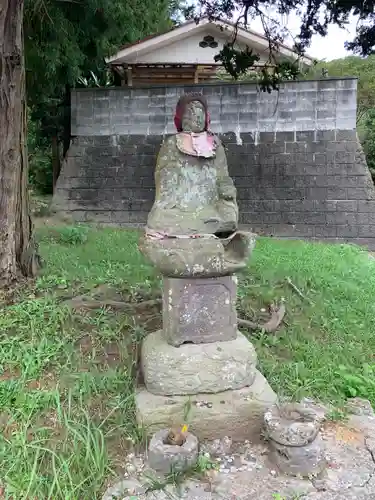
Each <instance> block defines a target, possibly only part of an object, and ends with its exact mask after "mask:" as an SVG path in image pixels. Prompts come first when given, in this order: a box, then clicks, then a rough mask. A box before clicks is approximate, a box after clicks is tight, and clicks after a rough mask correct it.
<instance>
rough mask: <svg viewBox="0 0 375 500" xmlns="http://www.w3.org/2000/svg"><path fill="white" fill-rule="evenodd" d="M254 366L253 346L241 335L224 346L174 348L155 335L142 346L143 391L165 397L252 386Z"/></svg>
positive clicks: (196, 345) (217, 343) (183, 346)
mask: <svg viewBox="0 0 375 500" xmlns="http://www.w3.org/2000/svg"><path fill="white" fill-rule="evenodd" d="M256 362H257V355H256V352H255V349H254V347H253V345H252V344H251V343H250V342H249V341H248V340H247V338H246V337H245V336H244V335H242V333H240V332H238V336H237V338H236V339H234V340H228V341H226V342H211V343H209V344H183V345H181V346H180V347H174V346H172V345H170V344H168V343H167V342H166V340H165V339H164V337H163V332H162V331H158V332H155V333H151V334H149V335H148V336H147V337H146V338H145V340H144V341H143V344H142V355H141V365H142V373H143V378H144V382H145V385H146V388H147V390H148V391H150V392H152V393H153V394H160V395H164V396H177V395H181V396H183V395H188V394H198V393H217V392H222V391H226V390H229V389H242V388H243V387H246V386H251V385H252V383H253V382H254V379H255V374H256Z"/></svg>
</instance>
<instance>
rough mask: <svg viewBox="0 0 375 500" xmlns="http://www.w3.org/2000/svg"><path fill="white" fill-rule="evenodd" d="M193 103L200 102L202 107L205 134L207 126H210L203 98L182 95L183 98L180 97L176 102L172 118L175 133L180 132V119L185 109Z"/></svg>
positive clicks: (197, 95) (200, 95)
mask: <svg viewBox="0 0 375 500" xmlns="http://www.w3.org/2000/svg"><path fill="white" fill-rule="evenodd" d="M193 101H198V102H200V103H201V104H202V105H203V107H204V110H205V112H206V120H205V124H204V131H205V132H206V131H207V129H208V126H209V124H210V114H209V112H208V110H207V101H206V99H205V98H204V97H203V95H202V94H184V95H183V96H181V97H180V99H179V100H178V102H177V106H176V114H175V117H174V124H175V127H176V129H177V132H182V117H183V115H184V111H185V108H186V106H187V105H188V104H189V103H190V102H193Z"/></svg>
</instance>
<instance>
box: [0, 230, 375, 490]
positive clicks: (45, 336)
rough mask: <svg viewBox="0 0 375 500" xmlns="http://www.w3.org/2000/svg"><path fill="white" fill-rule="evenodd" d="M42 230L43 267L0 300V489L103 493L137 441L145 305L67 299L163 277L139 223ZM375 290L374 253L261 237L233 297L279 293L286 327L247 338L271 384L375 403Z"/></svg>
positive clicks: (132, 290) (254, 299)
mask: <svg viewBox="0 0 375 500" xmlns="http://www.w3.org/2000/svg"><path fill="white" fill-rule="evenodd" d="M38 233H39V238H40V249H41V253H42V256H43V258H44V259H45V267H44V269H43V272H42V274H41V276H40V277H39V278H38V279H37V280H36V282H35V283H34V284H33V285H31V286H29V287H28V288H24V289H22V290H21V291H19V292H18V294H17V296H16V297H14V300H13V301H12V303H10V304H7V305H4V306H3V307H2V309H0V332H1V335H0V426H1V427H0V430H1V433H0V471H1V472H0V497H1V494H3V496H4V498H12V499H26V498H27V499H40V498H43V499H44V498H46V499H64V500H75V499H77V500H78V499H80V500H81V499H82V500H83V499H90V500H92V499H97V498H101V493H102V491H103V488H104V487H105V484H106V481H107V480H108V479H109V478H110V477H111V476H112V474H115V473H116V471H119V470H120V468H121V465H123V461H124V456H125V453H126V450H127V449H129V447H131V446H133V445H137V444H138V443H141V442H142V438H143V433H142V430H141V429H138V428H137V426H136V424H135V419H134V397H133V394H134V386H135V382H134V377H135V364H136V357H137V356H136V354H137V346H138V345H139V343H140V340H141V338H142V336H143V335H144V334H145V332H144V328H143V326H142V325H145V318H146V316H147V314H151V312H150V311H144V313H143V315H142V316H141V317H132V316H129V315H126V314H124V313H121V312H120V313H119V312H117V313H115V312H111V311H108V310H104V309H102V310H97V311H91V312H90V313H80V314H78V313H74V312H73V311H72V310H71V309H70V308H69V307H68V306H67V305H66V304H65V303H64V302H65V301H66V299H67V298H69V297H72V296H76V295H80V294H87V293H92V290H93V289H94V288H95V287H98V286H100V285H106V286H107V287H108V286H109V287H110V290H111V293H116V294H119V295H121V297H122V298H123V299H124V300H139V298H140V297H149V296H152V295H153V294H155V293H158V291H159V289H160V278H159V277H158V276H157V275H156V274H155V271H154V270H153V268H152V267H151V266H150V265H149V264H148V263H147V262H145V260H144V259H143V257H142V256H141V255H140V254H139V252H138V250H137V239H138V233H137V232H136V231H130V230H128V231H125V230H115V229H94V228H83V227H61V228H59V227H56V228H48V227H42V228H41V229H40V230H39V231H38ZM287 278H290V280H291V281H292V283H293V284H294V285H295V286H296V287H298V289H299V290H300V291H301V292H302V294H303V296H304V298H302V297H300V296H299V295H298V294H297V293H296V292H295V290H293V288H292V287H291V286H290V285H289V284H288V283H287ZM374 296H375V260H371V259H369V258H368V255H367V253H366V252H364V251H363V250H361V249H359V248H357V247H354V246H349V245H336V246H333V245H323V244H318V243H315V244H314V243H304V242H299V241H279V240H275V239H269V238H260V239H259V241H258V243H257V246H256V250H255V252H254V256H253V258H252V260H251V262H250V264H249V268H248V269H247V270H246V272H244V273H242V274H241V276H240V288H239V302H240V308H241V310H242V313H243V314H247V316H248V317H250V318H251V317H252V316H254V315H255V316H257V315H258V314H259V311H260V310H261V309H262V308H264V307H266V306H267V305H268V304H269V303H270V302H272V301H279V300H280V299H282V298H283V299H284V300H285V303H286V307H287V317H286V322H287V324H285V325H284V326H283V328H282V329H281V330H280V332H279V333H278V334H277V335H262V334H260V335H259V336H257V337H256V336H253V337H252V340H253V342H254V344H255V346H256V349H257V352H258V356H259V366H260V369H261V370H262V372H263V373H264V374H265V375H266V376H267V378H268V380H269V382H270V383H271V385H272V387H273V388H274V390H275V391H277V392H278V393H279V394H280V395H282V396H287V397H292V398H294V399H299V398H301V397H303V396H311V397H315V398H319V399H321V400H322V401H332V402H336V403H338V404H340V403H341V402H342V401H343V400H344V399H345V398H346V397H348V396H356V395H358V396H362V397H366V398H368V399H370V400H371V401H372V403H373V404H375V382H374V381H375V377H374V375H375V368H374V367H375V363H374V360H373V356H374V353H375V310H374V309H375V303H374V300H373V297H374ZM152 327H153V325H152V324H149V327H148V328H150V329H152Z"/></svg>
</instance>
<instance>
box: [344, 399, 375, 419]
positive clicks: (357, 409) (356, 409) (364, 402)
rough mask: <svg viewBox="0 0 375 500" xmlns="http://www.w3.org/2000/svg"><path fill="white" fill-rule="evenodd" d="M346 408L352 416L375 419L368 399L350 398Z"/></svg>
mask: <svg viewBox="0 0 375 500" xmlns="http://www.w3.org/2000/svg"><path fill="white" fill-rule="evenodd" d="M345 406H346V409H347V410H348V412H349V413H351V414H352V415H358V416H362V415H363V416H368V417H375V413H374V410H373V408H372V406H371V403H370V401H369V400H368V399H362V398H350V399H348V401H347V402H346V405H345Z"/></svg>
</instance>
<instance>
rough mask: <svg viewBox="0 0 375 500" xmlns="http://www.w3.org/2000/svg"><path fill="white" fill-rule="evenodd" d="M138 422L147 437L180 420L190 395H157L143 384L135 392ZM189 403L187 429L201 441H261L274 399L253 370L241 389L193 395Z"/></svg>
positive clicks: (265, 382)
mask: <svg viewBox="0 0 375 500" xmlns="http://www.w3.org/2000/svg"><path fill="white" fill-rule="evenodd" d="M135 401H136V412H137V422H138V424H139V425H141V426H142V427H143V428H144V430H145V432H146V433H147V435H148V436H151V435H152V434H153V433H154V432H157V431H159V430H161V429H164V428H165V427H173V426H175V425H178V424H181V423H182V422H183V417H184V413H185V406H186V403H187V402H188V401H189V396H160V395H156V394H152V393H151V392H149V391H148V390H147V389H146V388H145V387H140V388H139V389H138V390H137V393H136V398H135ZM190 401H191V403H192V410H191V416H190V420H189V430H190V431H191V432H192V433H193V434H194V435H195V436H197V438H198V439H199V440H200V441H205V440H207V441H213V440H214V439H220V438H223V437H224V436H229V437H230V438H231V439H232V440H233V441H237V442H238V441H244V440H246V439H249V440H250V441H252V442H258V441H259V440H260V435H261V431H262V429H263V425H264V422H263V419H264V413H265V412H266V410H267V409H268V408H269V407H270V406H272V405H273V404H274V403H276V401H277V397H276V394H275V393H274V392H273V390H272V389H271V387H270V386H269V384H268V382H267V380H266V379H265V378H264V377H263V375H262V374H261V373H260V372H258V371H257V370H256V373H255V379H254V382H253V383H252V385H251V386H250V387H244V388H243V389H236V390H229V391H223V392H218V393H216V394H196V395H195V396H190Z"/></svg>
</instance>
